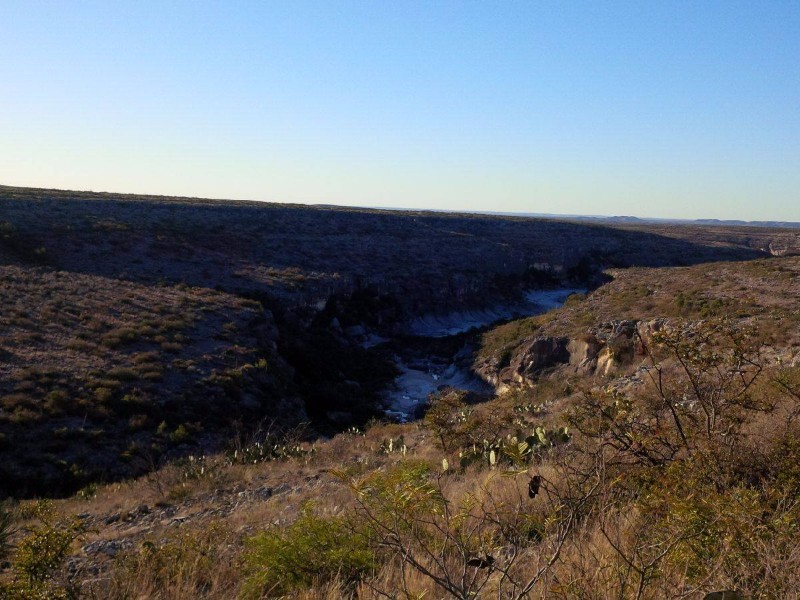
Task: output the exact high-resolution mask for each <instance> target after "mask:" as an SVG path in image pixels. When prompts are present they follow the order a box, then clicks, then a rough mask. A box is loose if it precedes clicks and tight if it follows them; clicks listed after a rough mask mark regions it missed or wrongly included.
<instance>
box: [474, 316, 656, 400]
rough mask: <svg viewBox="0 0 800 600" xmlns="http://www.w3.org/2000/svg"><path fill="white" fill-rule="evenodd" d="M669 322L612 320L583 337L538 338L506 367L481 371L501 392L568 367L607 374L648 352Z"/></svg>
mask: <svg viewBox="0 0 800 600" xmlns="http://www.w3.org/2000/svg"><path fill="white" fill-rule="evenodd" d="M666 323H667V321H666V320H665V319H652V320H649V321H636V320H632V319H628V320H618V321H609V322H606V323H601V324H600V325H598V326H596V327H592V328H590V329H589V330H588V331H587V332H586V333H585V334H584V335H583V336H581V337H580V338H575V339H570V338H566V337H537V338H534V339H532V340H530V341H528V342H527V343H526V344H525V345H523V346H522V347H520V348H519V349H518V350H517V351H516V352H515V354H514V356H513V357H512V359H511V363H510V365H509V366H508V367H506V368H505V369H502V370H500V371H499V372H498V371H491V370H488V372H487V371H484V372H482V373H481V375H482V377H483V378H484V380H485V381H487V382H489V383H490V384H492V385H493V386H495V388H496V389H497V390H498V391H502V390H503V389H508V388H509V387H513V386H514V385H530V384H531V383H532V382H533V381H534V380H535V379H536V378H537V377H538V375H539V374H541V372H542V371H544V370H546V369H550V368H554V367H559V366H567V365H568V366H569V367H570V368H571V369H574V370H575V372H577V373H581V374H585V375H592V374H594V375H598V376H601V377H608V376H611V375H613V374H615V373H616V372H617V371H619V370H620V369H621V368H624V367H627V366H629V365H631V364H632V363H634V362H635V361H636V360H637V358H638V359H640V360H641V359H643V358H644V357H645V356H646V355H647V348H648V347H649V346H650V345H652V343H653V335H654V334H655V333H656V332H657V331H660V330H661V329H662V328H663V327H664V326H665V324H666Z"/></svg>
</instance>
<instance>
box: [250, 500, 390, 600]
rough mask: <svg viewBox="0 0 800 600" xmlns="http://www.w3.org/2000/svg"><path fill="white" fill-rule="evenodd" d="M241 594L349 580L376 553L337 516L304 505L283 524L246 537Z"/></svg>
mask: <svg viewBox="0 0 800 600" xmlns="http://www.w3.org/2000/svg"><path fill="white" fill-rule="evenodd" d="M245 565H246V569H247V572H248V575H247V581H246V582H245V586H244V597H245V598H261V597H264V596H270V597H271V596H273V595H281V594H288V593H290V592H292V591H293V590H297V589H303V588H308V587H310V586H311V585H313V584H316V583H321V582H325V581H331V580H333V579H335V578H337V577H338V578H339V579H341V580H342V581H344V582H345V583H350V584H352V583H355V582H356V581H358V580H359V579H361V578H362V577H363V576H365V575H367V574H368V573H370V572H372V571H373V570H374V569H375V565H376V555H375V553H374V551H373V550H372V549H371V548H370V547H369V545H368V543H367V539H366V538H365V537H363V536H358V535H353V533H352V531H351V529H350V527H349V524H348V522H347V521H346V519H345V518H343V517H322V516H316V515H314V513H313V511H312V509H311V507H309V506H306V507H305V509H304V511H303V513H302V514H301V516H300V518H298V519H297V520H296V521H295V522H294V523H293V524H292V525H290V526H289V527H287V528H286V529H273V530H269V531H265V532H263V533H260V534H258V535H256V536H254V537H252V538H249V539H248V540H246V551H245Z"/></svg>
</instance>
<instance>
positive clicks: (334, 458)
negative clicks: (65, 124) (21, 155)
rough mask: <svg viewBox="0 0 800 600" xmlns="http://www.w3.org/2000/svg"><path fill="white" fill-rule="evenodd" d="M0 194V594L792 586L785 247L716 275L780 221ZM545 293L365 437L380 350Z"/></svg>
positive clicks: (476, 339) (541, 594) (791, 348)
mask: <svg viewBox="0 0 800 600" xmlns="http://www.w3.org/2000/svg"><path fill="white" fill-rule="evenodd" d="M0 194H1V195H2V199H3V201H4V204H3V208H2V211H3V214H1V215H0V283H1V284H2V285H0V304H2V306H3V310H2V311H0V330H2V339H0V493H2V495H3V496H14V497H16V498H15V500H14V501H9V502H8V503H6V504H3V505H2V508H0V597H3V598H5V597H8V598H31V597H41V598H84V597H85V598H149V597H158V598H165V599H166V598H172V599H176V600H177V599H189V598H193V599H194V598H209V599H210V598H219V599H223V598H225V599H228V598H235V597H245V598H247V597H252V598H260V597H292V598H307V599H317V598H341V597H350V598H358V599H370V600H371V599H377V598H387V597H388V598H398V599H399V598H421V597H437V598H438V597H455V598H465V599H466V598H485V597H501V598H555V599H564V600H566V599H571V598H607V597H615V598H637V599H654V600H655V599H663V598H673V599H675V600H677V599H678V598H702V597H704V596H705V594H706V593H708V592H712V591H717V590H736V593H737V594H739V595H740V596H741V597H745V598H748V599H755V598H764V599H772V598H793V597H796V596H797V590H798V588H799V587H800V582H799V581H798V576H797V573H798V572H800V555H798V553H797V547H798V542H800V504H798V501H797V498H798V496H799V495H800V468H799V467H798V465H800V358H799V356H800V306H798V297H800V287H798V286H800V259H798V258H794V257H791V256H787V257H784V258H779V259H770V260H764V259H759V260H752V261H737V262H718V261H719V259H722V258H725V259H740V258H754V257H761V256H763V253H760V252H759V251H757V250H754V249H757V248H761V247H768V245H769V244H768V241H769V240H770V239H771V237H770V236H779V237H781V248H789V249H790V250H791V248H796V247H797V245H796V244H795V245H793V244H794V242H793V240H794V239H795V238H794V237H791V236H794V235H795V234H791V236H790V234H788V233H787V232H776V231H771V232H770V231H763V230H756V229H752V230H746V232H745V233H746V235H745V234H744V233H741V234H740V233H739V232H738V230H734V229H730V228H728V229H725V228H720V229H714V228H700V227H698V228H694V229H691V230H689V229H681V228H677V229H675V228H673V229H670V228H668V227H663V228H662V227H660V226H659V227H655V226H642V227H640V228H639V229H637V228H636V227H634V226H626V227H624V228H617V229H612V228H604V227H598V226H587V225H581V224H575V223H555V222H545V221H537V220H523V219H503V218H491V217H478V216H475V217H470V216H451V215H425V214H410V215H409V214H396V215H395V214H384V213H380V212H375V211H366V210H364V211H360V210H358V211H345V210H338V209H324V208H319V209H316V208H315V209H311V208H291V207H279V206H273V205H266V206H257V205H252V204H247V203H234V204H230V205H221V204H218V203H214V202H207V201H188V200H167V199H160V200H159V199H149V200H147V199H142V198H134V197H130V198H123V197H106V196H97V195H92V194H85V195H81V196H74V195H73V196H70V195H68V194H66V195H65V194H60V193H57V192H53V193H50V192H44V191H20V190H14V189H12V188H2V189H0ZM570 236H582V237H581V239H582V240H584V242H585V243H583V244H582V246H581V248H582V249H581V250H580V252H581V253H582V254H576V255H574V256H573V255H571V254H570V252H571V251H566V250H564V249H563V248H560V247H559V248H557V249H555V250H554V249H553V248H552V246H553V244H552V240H553V239H559V240H567V239H569V238H570ZM737 236H740V237H737ZM787 236H790V237H791V239H789V237H787ZM501 238H502V244H498V243H495V242H496V240H498V239H501ZM787 239H788V240H789V241H788V242H787ZM23 241H24V243H23ZM721 244H726V245H727V246H726V247H725V248H721V247H720V245H721ZM41 248H44V251H42V252H39V249H41ZM576 252H577V251H576ZM790 253H791V252H790ZM531 258H535V259H536V260H537V261H538V260H539V259H541V262H542V263H543V264H545V265H546V267H547V268H543V270H542V269H539V268H538V267H537V268H535V269H531V268H530V267H529V263H530V260H531ZM556 260H558V261H562V260H563V262H564V264H560V263H559V264H558V265H555V262H556ZM706 260H709V261H712V260H713V261H715V262H713V263H704V264H694V263H700V262H702V261H706ZM550 263H553V264H550ZM678 263H686V265H687V266H675V265H676V264H678ZM537 264H538V263H537ZM644 264H648V265H651V267H649V268H645V267H644V266H641V265H644ZM692 264H694V266H692ZM635 265H640V266H635ZM555 266H558V267H559V269H555V268H554V267H555ZM600 268H606V269H607V271H606V273H607V274H608V276H609V277H611V278H612V279H611V280H610V281H609V282H608V283H606V284H605V285H602V286H600V287H596V286H597V284H599V283H600V282H601V281H602V280H603V279H604V277H603V276H602V275H601V274H600V272H599V270H600ZM559 277H561V278H563V279H567V278H569V277H580V278H581V279H579V282H580V283H583V284H586V285H587V286H588V287H591V288H596V289H594V290H593V291H591V292H589V293H587V294H586V295H576V296H573V297H572V298H570V299H569V301H568V302H567V303H566V305H565V306H564V307H563V308H562V309H559V310H556V311H553V312H551V313H548V314H546V315H541V316H538V317H533V318H528V319H522V320H517V321H512V322H509V323H506V324H503V325H501V326H499V327H496V328H493V329H490V330H488V331H485V332H483V333H482V334H480V335H478V336H473V337H470V336H469V335H465V336H463V337H462V338H459V342H458V343H459V344H465V343H466V344H469V343H475V344H476V345H477V346H478V347H477V348H476V353H475V359H476V362H475V366H476V368H477V369H478V370H479V372H480V373H481V374H482V375H483V376H485V377H486V378H487V379H492V378H493V381H495V382H496V383H498V387H499V388H500V391H499V393H498V394H496V395H494V396H493V397H486V396H481V395H480V394H477V393H467V392H463V391H459V390H454V389H449V388H443V389H439V390H438V392H437V393H436V394H434V395H433V396H432V397H431V398H430V406H429V408H428V410H427V413H426V415H425V416H424V418H422V419H420V420H419V421H415V422H411V423H387V422H384V421H382V420H381V419H380V416H381V415H380V412H379V410H378V407H377V405H376V398H377V397H378V394H379V393H380V391H381V389H383V386H385V384H386V382H387V381H388V380H390V379H391V378H392V377H393V376H394V375H395V373H396V371H395V370H394V368H393V366H392V362H391V358H392V352H393V351H394V350H395V349H396V348H397V345H398V344H401V343H404V342H403V341H402V340H400V341H398V340H397V339H395V340H393V341H392V342H391V343H390V344H388V345H386V346H387V348H388V349H381V348H380V347H379V348H378V349H374V348H371V347H370V348H367V347H366V346H369V345H370V343H371V342H373V340H374V338H373V337H371V335H372V334H376V335H377V334H383V335H386V336H388V335H393V333H392V332H393V331H395V328H396V327H399V324H401V323H402V322H403V319H406V318H407V317H408V316H411V315H418V314H422V313H425V312H429V311H433V312H435V311H437V310H446V309H448V308H450V307H453V306H456V305H457V306H459V307H470V306H474V305H477V304H479V303H480V302H481V301H489V300H493V299H498V298H502V299H507V298H509V297H511V296H513V293H511V292H515V291H518V290H519V289H520V288H521V287H524V286H526V285H530V284H532V282H541V281H544V280H547V281H548V282H549V283H553V282H554V281H555V280H556V279H558V278H559ZM573 283H574V282H573ZM213 288H218V289H213ZM537 340H540V341H541V340H545V341H547V343H539V345H535V343H536V341H537ZM409 343H411V342H409ZM416 343H421V342H419V341H417V342H416ZM467 348H468V346H467ZM464 352H466V350H465V351H464ZM548 353H550V354H552V355H556V354H557V359H553V360H550V358H552V357H551V356H547V354H548ZM469 360H470V359H469V356H468V354H467V358H466V359H465V361H469ZM376 417H377V418H376ZM272 421H274V423H273V424H272V425H271V426H267V425H266V423H270V422H272ZM300 423H304V424H305V425H303V426H301V427H298V425H299V424H300ZM40 494H48V495H52V496H58V497H61V498H60V499H58V500H53V501H49V502H40V501H32V500H25V499H24V497H25V496H32V495H40Z"/></svg>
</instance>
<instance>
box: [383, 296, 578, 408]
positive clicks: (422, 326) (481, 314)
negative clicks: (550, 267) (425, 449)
mask: <svg viewBox="0 0 800 600" xmlns="http://www.w3.org/2000/svg"><path fill="white" fill-rule="evenodd" d="M585 291H586V290H583V289H575V288H561V289H555V290H531V291H529V292H526V293H525V296H524V298H525V300H524V301H523V302H520V303H517V304H505V305H499V306H495V307H492V308H489V309H485V310H480V311H464V312H454V313H449V314H446V315H428V316H424V317H420V318H418V319H415V320H414V321H412V322H411V323H410V324H409V325H408V327H407V332H408V334H409V335H411V336H414V337H418V338H434V339H436V338H445V337H449V336H455V335H458V334H461V333H466V332H468V331H470V330H473V329H478V328H481V327H485V326H487V325H492V324H493V323H497V322H499V321H504V320H507V319H512V318H519V317H525V316H533V315H538V314H542V313H545V312H547V311H549V310H552V309H554V308H558V307H559V306H561V305H562V304H564V302H565V301H566V299H567V298H568V297H569V296H570V295H571V294H575V293H583V292H585ZM465 359H468V355H464V354H462V353H458V354H456V355H455V356H452V357H450V359H449V360H443V359H442V358H441V357H426V356H415V357H414V358H413V359H403V358H401V357H399V356H398V357H396V363H397V367H398V369H399V370H400V375H399V376H398V377H397V378H396V379H395V380H394V383H393V385H392V387H391V388H390V389H388V390H387V391H386V394H385V402H386V414H387V415H388V416H390V417H392V418H394V419H397V420H399V421H407V420H409V419H410V418H413V417H414V416H415V413H416V412H417V411H418V409H419V407H420V406H422V405H425V404H426V403H427V401H428V397H429V396H430V394H432V393H434V392H436V391H438V390H440V389H442V388H444V387H452V388H456V389H461V390H468V391H474V392H491V391H492V387H491V386H489V384H487V383H486V382H484V381H482V380H481V379H479V378H478V377H476V376H475V375H474V374H472V372H471V371H470V370H469V369H468V368H467V367H465V366H461V365H464V364H465V363H467V362H468V360H465Z"/></svg>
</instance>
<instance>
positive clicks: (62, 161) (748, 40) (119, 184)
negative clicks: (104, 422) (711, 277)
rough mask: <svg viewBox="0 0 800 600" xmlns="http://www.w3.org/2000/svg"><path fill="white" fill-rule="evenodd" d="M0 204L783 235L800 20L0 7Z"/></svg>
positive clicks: (799, 139)
mask: <svg viewBox="0 0 800 600" xmlns="http://www.w3.org/2000/svg"><path fill="white" fill-rule="evenodd" d="M0 56H3V59H2V60H1V61H0V92H1V93H2V96H1V98H2V99H0V183H4V184H8V185H25V186H37V187H57V188H67V189H78V190H95V191H101V190H102V191H119V192H141V193H156V194H174V195H190V196H204V197H218V198H245V199H256V200H270V201H278V202H304V203H331V204H347V205H361V206H386V207H390V206H391V207H420V208H438V209H454V210H455V209H464V210H497V211H515V212H543V213H561V214H604V215H637V216H650V217H684V218H699V217H716V218H742V219H785V220H795V221H800V2H798V1H797V0H795V1H793V2H750V3H742V2H735V1H726V2H679V1H675V2H641V1H640V2H586V3H583V2H534V1H530V2H499V1H491V2H489V1H487V2H445V1H442V2H431V1H428V2H403V1H397V2H324V1H321V0H320V1H317V2H301V1H297V0H293V1H286V2H226V1H219V2H202V1H199V0H195V1H192V2H169V1H161V2H144V1H138V2H124V1H115V2H108V1H102V2H92V1H81V2H77V1H75V2H66V1H59V2H34V1H30V2H28V1H18V2H3V1H2V0H0Z"/></svg>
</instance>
